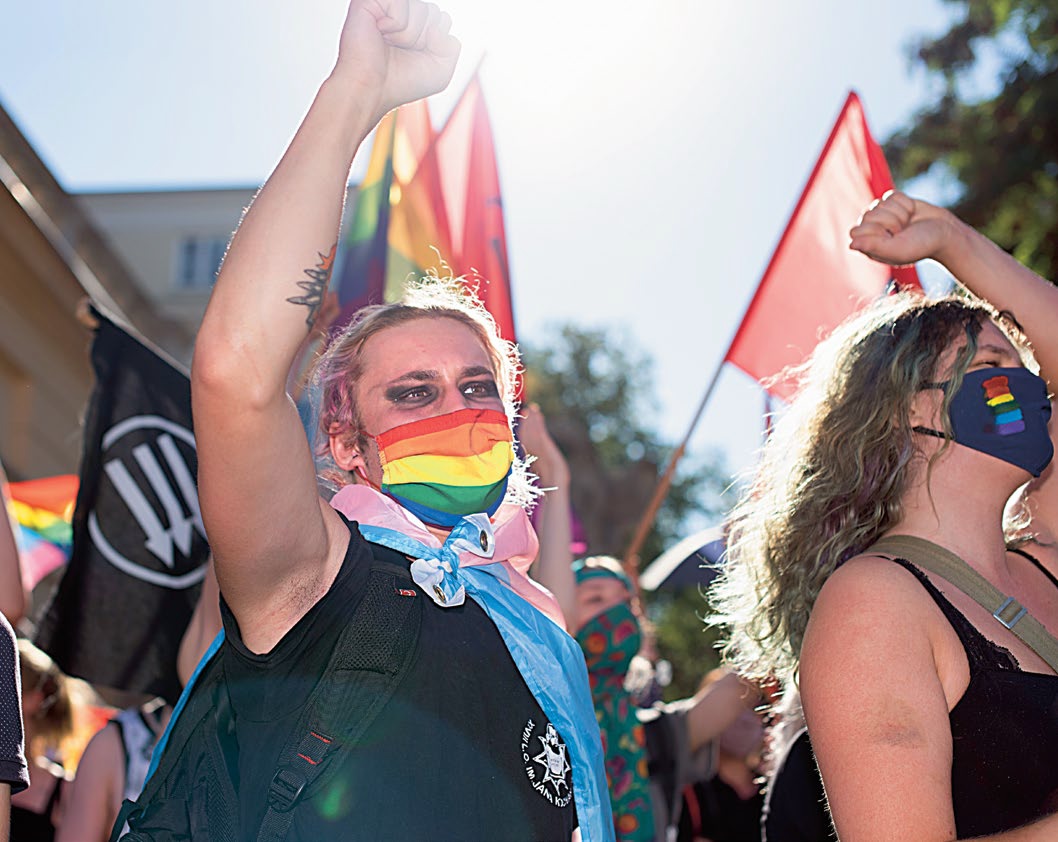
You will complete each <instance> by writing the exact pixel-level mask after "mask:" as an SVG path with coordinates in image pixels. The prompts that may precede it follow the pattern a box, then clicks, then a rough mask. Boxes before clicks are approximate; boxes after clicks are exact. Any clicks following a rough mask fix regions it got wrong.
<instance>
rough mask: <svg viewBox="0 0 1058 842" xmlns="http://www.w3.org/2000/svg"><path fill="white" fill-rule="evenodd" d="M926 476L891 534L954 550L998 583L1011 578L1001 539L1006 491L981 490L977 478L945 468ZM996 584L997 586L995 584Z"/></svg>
mask: <svg viewBox="0 0 1058 842" xmlns="http://www.w3.org/2000/svg"><path fill="white" fill-rule="evenodd" d="M943 467H944V470H934V471H933V472H932V474H931V475H930V476H928V482H927V474H926V470H925V467H924V466H923V468H922V470H921V476H920V477H919V478H918V479H917V481H915V482H913V483H912V485H911V488H909V489H908V491H907V492H906V493H905V495H904V499H903V500H902V512H901V517H900V520H899V521H898V522H897V523H896V524H894V525H893V527H892V528H891V529H889V530H888V534H893V535H896V534H902V535H914V536H917V537H919V538H925V539H926V540H928V541H932V542H933V543H935V544H939V545H940V546H942V547H944V548H946V549H948V550H951V551H952V552H953V553H955V554H956V555H958V556H961V557H962V558H963V559H965V560H966V562H967V563H969V564H970V565H971V566H973V567H974V568H975V569H977V570H978V571H979V572H981V573H982V574H984V575H985V576H986V577H988V578H990V579H992V580H993V581H995V580H996V579H997V578H998V579H999V580H1000V581H1001V580H1003V579H1004V578H1005V577H1006V576H1007V568H1006V549H1005V541H1004V536H1003V509H1004V506H1005V504H1006V499H1007V496H1009V495H1007V494H1005V492H1004V490H1003V489H1002V488H999V487H998V486H997V487H994V488H988V487H982V479H981V477H979V476H967V475H966V474H965V473H964V472H961V471H959V470H954V469H952V468H954V467H957V466H950V465H945V466H943ZM997 584H998V582H997Z"/></svg>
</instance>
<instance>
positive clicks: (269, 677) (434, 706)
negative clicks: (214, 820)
mask: <svg viewBox="0 0 1058 842" xmlns="http://www.w3.org/2000/svg"><path fill="white" fill-rule="evenodd" d="M372 554H374V555H375V556H376V557H377V558H379V559H380V560H388V561H394V562H397V563H401V564H403V565H405V566H406V565H407V563H408V562H407V559H406V558H405V557H404V556H402V555H400V554H398V553H394V552H393V551H391V550H388V549H386V548H384V547H380V546H377V545H370V544H367V543H366V542H364V541H363V539H362V538H361V537H360V535H359V533H358V532H356V531H355V528H354V531H353V532H352V538H351V540H350V546H349V551H348V552H347V554H346V558H345V561H344V562H343V565H342V568H341V570H340V572H339V573H338V576H337V578H336V579H335V581H334V584H333V585H332V586H331V588H330V590H329V591H328V593H327V594H326V595H325V596H324V597H323V598H322V599H321V600H320V601H319V602H318V603H317V604H316V605H315V606H313V608H312V609H311V610H310V611H309V612H308V613H307V614H306V615H305V616H304V617H303V618H302V619H301V620H300V621H299V622H298V623H297V625H295V626H294V628H292V629H291V630H290V631H289V632H288V633H287V634H286V635H285V636H284V637H283V639H282V640H281V641H280V642H279V643H278V644H277V645H276V646H275V648H274V649H273V650H272V651H271V652H268V653H267V654H264V655H255V654H253V653H251V652H249V651H248V650H247V649H246V647H245V646H243V644H242V642H241V638H240V635H239V630H238V626H237V624H236V622H235V619H234V617H233V616H232V615H231V613H230V611H228V609H227V607H226V606H223V605H222V616H223V618H224V626H225V630H226V638H227V640H228V646H227V647H226V650H225V661H224V669H225V673H226V676H227V681H228V689H229V698H230V700H231V708H232V712H233V716H234V721H235V739H236V740H237V742H238V745H239V746H240V747H242V749H243V750H240V751H239V752H238V757H237V760H236V761H235V764H234V766H235V771H237V781H236V788H237V791H238V792H239V802H240V811H241V812H240V817H239V819H240V826H241V827H242V828H243V829H244V831H243V837H244V838H247V839H252V838H253V837H254V836H255V834H256V830H257V828H258V827H259V826H260V823H261V820H262V818H263V815H264V812H265V805H266V800H267V797H266V792H267V789H268V784H269V782H270V781H271V779H272V776H273V774H274V773H275V769H276V765H277V762H278V759H279V753H280V751H281V750H282V747H283V746H284V745H285V743H286V741H287V739H288V738H289V736H290V734H291V733H292V732H293V730H294V728H295V727H296V725H297V721H298V717H299V715H300V713H301V708H302V706H303V705H304V703H305V701H306V699H307V697H308V695H309V693H310V692H311V691H312V689H313V687H314V686H315V684H316V682H317V681H318V678H319V676H320V675H321V674H322V673H323V670H324V667H325V665H326V663H327V661H328V659H329V657H330V654H331V652H332V651H333V649H334V646H335V644H336V641H337V639H338V636H339V635H340V633H341V631H342V629H343V628H344V626H345V624H346V623H347V622H348V619H349V616H350V612H351V606H353V605H355V604H356V602H357V601H358V600H359V597H360V595H361V594H362V593H363V590H364V588H365V586H366V584H367V579H368V575H369V572H370V570H369V568H370V564H371V560H372ZM414 594H415V595H414V597H413V598H414V599H416V600H418V601H419V605H420V609H421V611H422V625H421V630H420V634H419V639H418V643H417V647H416V653H415V656H414V658H413V661H412V664H411V667H410V669H409V671H408V673H407V675H406V676H405V678H404V680H403V681H402V682H401V684H400V685H399V686H398V687H397V689H396V691H395V693H394V696H393V698H392V699H391V700H390V701H389V703H388V704H387V705H386V707H385V708H384V709H383V711H382V712H381V713H380V714H379V716H378V718H377V719H376V720H375V721H374V722H373V723H372V725H371V727H370V728H369V729H368V731H367V733H366V734H365V736H364V738H363V739H362V741H361V744H360V746H358V748H357V749H356V750H355V751H354V752H352V753H351V754H350V756H348V757H346V758H344V759H342V760H341V761H340V763H339V764H338V765H337V766H336V767H335V769H333V770H332V771H330V772H329V773H328V774H327V775H326V776H325V777H324V778H323V779H321V781H320V785H319V786H314V787H313V789H312V790H311V791H307V792H306V795H305V796H303V798H302V804H301V805H300V806H299V807H298V808H297V809H296V810H295V814H294V822H293V826H292V828H291V832H290V835H289V837H288V839H289V840H290V842H297V841H298V840H303V842H309V840H311V842H318V840H320V839H341V840H343V842H344V840H360V839H362V840H371V842H380V840H387V839H400V840H408V839H415V840H445V839H452V840H455V839H459V840H483V841H484V840H488V842H500V840H506V839H510V840H569V839H570V837H571V835H572V833H573V830H574V828H575V827H576V823H577V822H576V810H575V806H574V803H573V796H572V790H571V787H572V774H571V770H570V764H569V759H568V753H567V751H566V749H565V744H564V741H563V740H562V738H561V735H558V734H556V733H555V730H554V728H553V727H552V726H551V725H550V723H549V722H548V720H547V717H546V716H545V715H544V713H543V711H542V710H541V709H540V706H539V705H538V704H537V702H536V700H535V699H534V698H533V696H532V694H531V693H530V692H529V689H528V688H527V687H526V685H525V681H524V680H523V679H522V677H521V675H520V673H519V672H518V669H517V667H516V665H515V663H514V661H513V659H512V658H511V656H510V653H509V652H508V651H507V648H506V646H505V645H504V643H503V639H502V638H501V636H500V634H499V632H498V630H497V629H496V626H495V625H494V624H493V623H492V621H491V620H490V619H489V618H488V616H487V615H486V614H485V612H484V611H483V610H482V609H481V607H480V606H479V605H478V604H477V603H475V602H474V601H473V600H471V599H467V601H466V602H465V603H464V604H463V605H461V606H458V607H454V608H442V607H440V606H438V605H436V604H435V603H434V602H433V601H432V600H431V599H429V598H428V597H426V596H425V595H424V594H423V593H422V592H421V591H419V590H418V589H416V590H415V591H414ZM351 715H355V714H352V712H351ZM250 747H252V748H250Z"/></svg>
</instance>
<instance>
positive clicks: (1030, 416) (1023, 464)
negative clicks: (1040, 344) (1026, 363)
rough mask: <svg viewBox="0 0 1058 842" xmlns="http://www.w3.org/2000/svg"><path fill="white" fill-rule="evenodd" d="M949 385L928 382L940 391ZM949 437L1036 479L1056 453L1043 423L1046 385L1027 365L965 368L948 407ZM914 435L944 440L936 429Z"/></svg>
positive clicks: (922, 429) (1047, 403) (1047, 417)
mask: <svg viewBox="0 0 1058 842" xmlns="http://www.w3.org/2000/svg"><path fill="white" fill-rule="evenodd" d="M946 387H947V383H931V384H929V388H934V389H943V388H946ZM948 417H949V419H950V420H951V429H952V436H951V438H952V439H953V440H954V441H956V442H958V443H959V444H961V445H963V446H964V447H969V448H972V449H974V450H979V451H980V452H981V453H987V454H988V455H989V456H994V457H996V458H997V459H1002V460H1003V461H1004V462H1009V463H1010V464H1011V465H1017V466H1018V467H1019V468H1024V469H1025V470H1026V471H1028V472H1029V473H1030V474H1032V475H1033V476H1034V477H1038V476H1039V475H1040V474H1041V473H1043V469H1044V468H1046V467H1047V465H1048V464H1050V461H1051V458H1052V457H1053V456H1054V445H1053V444H1052V442H1051V436H1050V431H1049V430H1048V429H1047V422H1048V421H1049V420H1050V418H1051V401H1050V399H1049V398H1048V396H1047V384H1046V383H1045V382H1044V380H1043V378H1041V377H1038V376H1036V375H1035V374H1033V373H1032V372H1031V371H1029V370H1028V369H1026V368H985V369H981V370H979V371H971V372H968V373H967V374H966V375H965V376H964V377H963V380H962V385H961V386H960V387H959V390H958V391H957V392H956V393H955V394H954V395H953V396H952V400H951V405H950V406H949V408H948ZM912 429H913V430H914V431H915V432H917V433H925V434H926V435H930V436H936V437H938V438H948V436H946V435H944V433H942V432H940V431H939V430H933V429H930V428H929V427H913V428H912Z"/></svg>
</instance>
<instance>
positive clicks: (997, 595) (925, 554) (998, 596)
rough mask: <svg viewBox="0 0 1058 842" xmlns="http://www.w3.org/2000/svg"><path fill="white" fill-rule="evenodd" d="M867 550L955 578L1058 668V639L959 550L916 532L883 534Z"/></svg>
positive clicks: (963, 589)
mask: <svg viewBox="0 0 1058 842" xmlns="http://www.w3.org/2000/svg"><path fill="white" fill-rule="evenodd" d="M864 552H865V553H879V554H881V555H895V556H898V557H900V558H905V559H907V560H908V561H910V562H911V563H912V564H914V565H916V566H918V567H921V568H922V569H923V570H928V571H929V572H930V573H935V574H936V575H938V576H941V577H943V578H944V579H946V580H947V581H948V582H951V584H953V585H954V586H955V587H957V588H958V589H959V590H961V591H962V592H963V593H965V594H966V595H967V596H969V597H970V598H971V599H973V600H974V601H975V602H977V603H978V604H979V605H981V606H982V607H983V608H984V609H985V610H987V611H988V612H989V613H991V615H992V616H993V617H995V618H996V620H998V621H999V622H1000V623H1002V624H1003V626H1004V627H1005V628H1007V629H1009V630H1010V631H1012V632H1014V634H1016V635H1017V636H1018V637H1019V638H1020V639H1021V640H1022V642H1024V643H1025V644H1026V645H1027V646H1028V647H1029V648H1031V649H1032V650H1033V651H1034V652H1035V653H1036V654H1037V655H1039V656H1040V657H1041V658H1042V659H1043V660H1044V661H1046V662H1047V664H1048V666H1050V668H1051V669H1053V670H1054V671H1055V672H1058V641H1056V640H1055V639H1054V637H1052V636H1051V634H1050V632H1048V631H1047V629H1045V628H1044V627H1043V625H1042V624H1041V623H1040V622H1039V621H1038V620H1037V619H1036V618H1035V617H1033V616H1032V615H1031V614H1030V613H1029V612H1028V609H1026V608H1025V607H1024V606H1022V605H1021V603H1019V602H1018V601H1017V600H1016V599H1014V597H1012V596H1007V595H1006V594H1004V593H1003V592H1002V591H1000V590H999V588H997V587H996V586H995V585H993V584H992V583H991V582H989V581H988V580H987V579H986V578H985V577H984V576H982V575H981V574H980V573H978V572H977V571H976V570H974V569H973V568H972V567H971V566H970V565H969V564H967V563H966V562H965V561H963V560H962V559H961V558H959V556H957V555H955V553H953V552H951V551H949V550H946V549H944V547H940V546H938V545H937V544H934V543H933V542H932V541H926V540H925V539H923V538H916V537H915V536H913V535H889V536H887V537H885V538H880V539H879V540H878V541H876V542H875V543H874V544H873V545H872V546H870V547H869V548H868V549H866V550H864Z"/></svg>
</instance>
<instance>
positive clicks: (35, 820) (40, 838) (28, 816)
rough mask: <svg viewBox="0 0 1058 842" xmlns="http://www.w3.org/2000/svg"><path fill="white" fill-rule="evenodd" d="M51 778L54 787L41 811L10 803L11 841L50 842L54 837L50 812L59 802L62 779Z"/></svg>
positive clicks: (53, 826)
mask: <svg viewBox="0 0 1058 842" xmlns="http://www.w3.org/2000/svg"><path fill="white" fill-rule="evenodd" d="M53 780H54V787H53V788H52V791H51V795H50V796H48V803H47V804H45V805H44V810H43V812H40V813H35V812H34V811H33V810H27V809H26V808H25V807H19V806H17V805H15V804H12V805H11V842H52V840H53V839H55V825H53V824H52V823H51V814H52V812H53V811H54V809H55V805H56V804H58V803H59V796H60V794H61V792H62V781H60V780H59V779H58V778H53Z"/></svg>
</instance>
